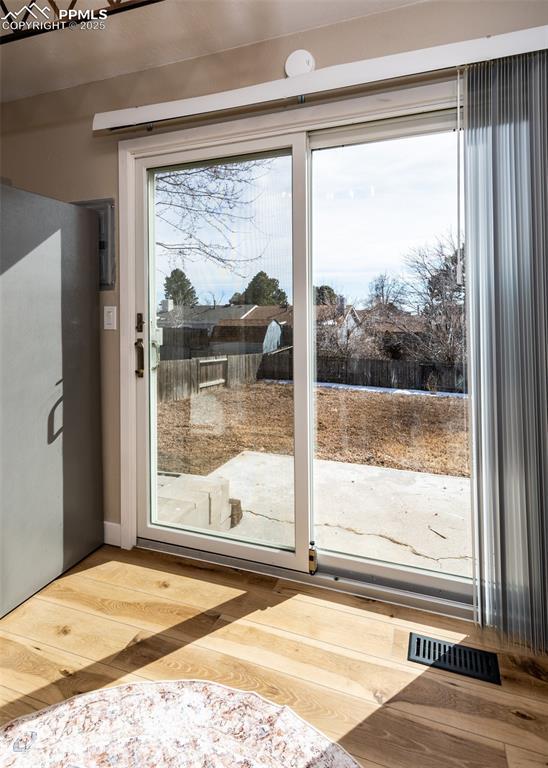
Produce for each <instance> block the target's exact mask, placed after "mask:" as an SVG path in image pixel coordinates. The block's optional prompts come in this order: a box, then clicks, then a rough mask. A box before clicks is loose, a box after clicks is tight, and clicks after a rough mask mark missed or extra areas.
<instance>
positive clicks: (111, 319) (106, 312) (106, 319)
mask: <svg viewBox="0 0 548 768" xmlns="http://www.w3.org/2000/svg"><path fill="white" fill-rule="evenodd" d="M103 329H104V330H105V331H115V330H116V307H103Z"/></svg>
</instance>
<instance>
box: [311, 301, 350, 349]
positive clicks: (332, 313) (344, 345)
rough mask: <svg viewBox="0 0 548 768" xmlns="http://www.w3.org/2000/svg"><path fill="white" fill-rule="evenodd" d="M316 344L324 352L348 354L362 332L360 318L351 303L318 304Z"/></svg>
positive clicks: (316, 308)
mask: <svg viewBox="0 0 548 768" xmlns="http://www.w3.org/2000/svg"><path fill="white" fill-rule="evenodd" d="M315 310H316V344H317V347H318V350H319V351H321V352H322V353H324V354H329V355H331V354H334V355H338V354H347V353H348V352H350V351H352V349H353V348H354V346H355V344H356V341H357V339H358V338H359V336H360V334H361V328H360V325H361V324H360V319H359V317H358V314H357V312H356V310H355V309H354V307H353V306H352V305H351V304H344V303H343V304H318V305H317V306H316V307H315Z"/></svg>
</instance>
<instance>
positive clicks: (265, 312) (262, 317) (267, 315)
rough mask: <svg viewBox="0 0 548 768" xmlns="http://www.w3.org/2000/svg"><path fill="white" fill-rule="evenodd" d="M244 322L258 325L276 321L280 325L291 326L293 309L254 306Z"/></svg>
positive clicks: (274, 306)
mask: <svg viewBox="0 0 548 768" xmlns="http://www.w3.org/2000/svg"><path fill="white" fill-rule="evenodd" d="M246 320H252V321H253V322H259V323H261V322H266V321H268V320H276V321H277V322H278V323H280V325H293V307H280V306H278V305H267V306H255V307H253V309H252V310H251V311H250V312H249V314H248V315H247V316H246Z"/></svg>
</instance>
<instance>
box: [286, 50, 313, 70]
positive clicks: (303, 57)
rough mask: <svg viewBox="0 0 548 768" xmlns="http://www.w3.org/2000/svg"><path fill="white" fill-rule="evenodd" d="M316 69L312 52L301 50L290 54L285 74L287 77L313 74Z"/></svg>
mask: <svg viewBox="0 0 548 768" xmlns="http://www.w3.org/2000/svg"><path fill="white" fill-rule="evenodd" d="M315 68H316V61H315V59H314V56H312V54H311V53H310V51H304V50H302V49H299V50H298V51H293V53H290V54H289V56H288V57H287V59H286V62H285V74H286V75H287V77H295V75H305V74H306V73H307V72H313V71H314V69H315Z"/></svg>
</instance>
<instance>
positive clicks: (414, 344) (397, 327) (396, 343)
mask: <svg viewBox="0 0 548 768" xmlns="http://www.w3.org/2000/svg"><path fill="white" fill-rule="evenodd" d="M355 314H356V315H357V317H358V320H359V323H360V326H361V334H362V338H363V340H364V341H368V340H370V341H372V342H374V343H375V344H376V346H377V347H378V348H379V351H381V352H382V353H384V355H386V356H387V357H389V358H391V359H394V360H398V359H401V358H407V357H413V356H414V354H415V353H417V352H418V351H419V350H420V349H421V347H422V341H423V339H424V336H425V334H426V332H427V324H426V322H425V319H424V318H423V317H421V316H420V315H415V314H412V313H411V312H405V311H404V310H401V309H397V308H395V307H390V308H387V307H372V308H370V309H358V310H356V312H355Z"/></svg>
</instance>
